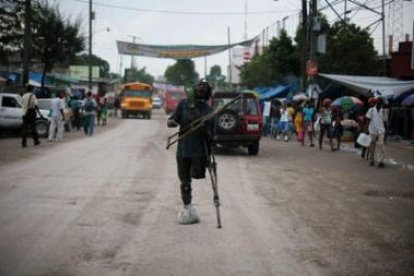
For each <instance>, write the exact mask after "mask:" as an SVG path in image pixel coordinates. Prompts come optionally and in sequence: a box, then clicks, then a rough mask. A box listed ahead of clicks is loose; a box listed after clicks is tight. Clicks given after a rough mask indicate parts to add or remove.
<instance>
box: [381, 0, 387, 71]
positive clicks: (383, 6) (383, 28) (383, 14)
mask: <svg viewBox="0 0 414 276" xmlns="http://www.w3.org/2000/svg"><path fill="white" fill-rule="evenodd" d="M381 20H382V71H383V75H384V76H386V75H387V55H386V53H385V1H384V0H382V1H381Z"/></svg>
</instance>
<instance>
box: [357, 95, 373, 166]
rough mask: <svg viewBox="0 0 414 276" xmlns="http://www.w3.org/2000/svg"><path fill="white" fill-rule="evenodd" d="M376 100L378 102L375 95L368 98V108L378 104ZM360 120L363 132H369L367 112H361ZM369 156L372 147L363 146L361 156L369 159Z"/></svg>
mask: <svg viewBox="0 0 414 276" xmlns="http://www.w3.org/2000/svg"><path fill="white" fill-rule="evenodd" d="M376 102H377V100H376V98H374V97H371V98H369V99H368V110H369V109H370V108H372V107H374V106H375V104H376ZM360 121H361V124H362V125H361V132H365V133H368V132H367V129H368V120H367V119H366V114H365V113H363V114H361V117H360ZM358 135H359V134H358ZM369 156H370V147H364V146H362V149H361V158H362V159H366V160H368V159H369Z"/></svg>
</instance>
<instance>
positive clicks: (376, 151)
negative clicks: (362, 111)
mask: <svg viewBox="0 0 414 276" xmlns="http://www.w3.org/2000/svg"><path fill="white" fill-rule="evenodd" d="M382 106H383V99H382V98H381V97H379V98H377V99H376V103H375V106H373V107H371V108H370V109H369V110H368V112H367V114H366V118H367V125H368V129H367V130H366V131H367V133H369V135H370V136H371V144H370V147H369V155H370V156H369V157H370V162H369V165H370V166H375V164H377V165H378V167H380V168H382V167H384V135H385V125H384V110H383V108H382Z"/></svg>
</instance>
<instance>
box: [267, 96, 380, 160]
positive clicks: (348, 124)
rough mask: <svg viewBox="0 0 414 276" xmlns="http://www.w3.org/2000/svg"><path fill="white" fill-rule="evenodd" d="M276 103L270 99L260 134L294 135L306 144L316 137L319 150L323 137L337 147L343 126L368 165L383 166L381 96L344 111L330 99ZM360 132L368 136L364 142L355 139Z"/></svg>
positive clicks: (311, 145)
mask: <svg viewBox="0 0 414 276" xmlns="http://www.w3.org/2000/svg"><path fill="white" fill-rule="evenodd" d="M277 103H280V102H276V101H274V102H272V104H271V111H270V114H269V116H266V115H264V121H265V128H264V133H263V134H264V136H270V137H271V138H274V139H276V140H283V141H286V142H287V141H289V140H290V139H291V137H292V136H293V135H294V136H295V137H296V140H297V141H298V142H299V143H300V144H301V145H302V146H305V145H306V144H308V143H309V146H310V147H314V146H315V140H316V141H317V142H318V146H319V149H320V150H322V149H323V147H324V140H325V137H327V139H328V141H329V147H330V150H331V151H337V150H340V148H341V143H342V137H343V136H344V133H345V130H346V129H347V130H349V133H350V134H351V138H352V139H353V141H354V145H355V147H357V148H361V157H362V158H365V159H367V160H369V164H370V165H371V166H374V165H377V166H378V167H384V139H385V133H386V126H387V112H385V110H384V108H383V107H384V100H383V99H382V98H381V97H377V98H374V97H372V98H370V99H369V100H368V109H364V108H362V107H361V108H357V109H351V110H346V111H344V110H342V109H341V108H337V107H333V106H332V105H331V100H330V99H323V100H322V101H321V102H320V106H319V107H318V108H317V107H315V103H314V101H313V100H305V101H301V102H298V103H295V104H292V103H286V102H282V103H281V106H279V105H277ZM361 134H362V135H364V134H366V135H367V136H368V139H369V140H370V141H369V145H368V146H367V145H365V146H363V145H360V144H359V143H358V142H357V140H358V137H359V136H360V135H361ZM317 135H318V136H317ZM307 141H308V142H307Z"/></svg>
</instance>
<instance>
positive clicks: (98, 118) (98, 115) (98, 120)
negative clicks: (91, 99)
mask: <svg viewBox="0 0 414 276" xmlns="http://www.w3.org/2000/svg"><path fill="white" fill-rule="evenodd" d="M96 103H97V106H96V123H97V125H98V126H99V125H100V124H101V111H102V110H101V109H102V105H103V102H102V98H101V97H99V96H98V97H97V98H96Z"/></svg>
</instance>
